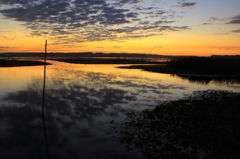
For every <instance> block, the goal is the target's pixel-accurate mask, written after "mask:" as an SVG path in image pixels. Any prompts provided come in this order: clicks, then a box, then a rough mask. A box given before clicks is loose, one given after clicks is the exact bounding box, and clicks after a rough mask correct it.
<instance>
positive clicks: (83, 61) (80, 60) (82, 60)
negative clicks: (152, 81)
mask: <svg viewBox="0 0 240 159" xmlns="http://www.w3.org/2000/svg"><path fill="white" fill-rule="evenodd" d="M51 60H55V61H61V62H67V63H75V64H160V63H161V62H152V61H146V60H137V59H136V60H134V59H132V60H130V59H106V58H103V59H100V58H96V59H94V58H77V59H51Z"/></svg>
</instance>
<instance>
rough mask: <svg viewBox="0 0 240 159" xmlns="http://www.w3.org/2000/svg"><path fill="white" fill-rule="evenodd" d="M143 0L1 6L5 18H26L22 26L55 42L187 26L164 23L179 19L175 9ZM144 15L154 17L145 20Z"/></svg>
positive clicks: (56, 0)
mask: <svg viewBox="0 0 240 159" xmlns="http://www.w3.org/2000/svg"><path fill="white" fill-rule="evenodd" d="M140 2H142V1H141V0H120V1H116V0H113V1H108V0H66V1H64V0H41V1H39V0H21V1H20V0H14V1H11V2H10V1H7V0H3V1H1V2H0V5H5V6H6V7H2V8H1V9H0V14H2V15H3V16H4V18H5V19H11V20H15V21H20V22H24V24H23V25H22V26H25V27H26V28H27V29H29V30H30V31H31V35H32V36H43V37H47V38H48V39H50V40H52V41H54V44H55V45H57V44H63V45H66V44H68V43H69V42H71V43H75V44H76V45H78V44H79V43H82V42H93V41H105V40H111V41H124V40H126V39H129V38H143V37H149V36H154V35H161V34H162V33H161V32H162V31H176V30H179V31H180V30H186V29H185V28H184V27H183V26H168V27H167V28H166V26H162V25H164V24H167V23H168V24H170V23H174V22H176V19H178V18H179V16H178V15H176V13H175V12H173V11H165V10H162V9H161V10H159V8H158V7H148V6H146V7H145V6H144V7H143V6H137V5H138V4H139V3H140ZM183 5H184V6H186V5H187V4H183ZM163 15H164V16H163ZM143 17H144V18H148V19H151V20H148V21H144V20H143ZM159 19H163V20H159ZM169 19H171V20H169ZM139 24H141V25H140V26H139ZM153 32H155V33H153ZM119 33H121V35H120V34H119ZM129 33H131V34H129Z"/></svg>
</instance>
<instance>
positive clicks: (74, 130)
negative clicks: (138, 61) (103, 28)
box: [0, 61, 240, 159]
mask: <svg viewBox="0 0 240 159" xmlns="http://www.w3.org/2000/svg"><path fill="white" fill-rule="evenodd" d="M49 62H50V63H52V64H53V65H50V66H47V76H46V94H45V118H46V127H47V137H48V143H49V152H50V158H59V159H60V158H62V159H65V158H68V159H75V158H87V159H100V158H101V159H102V158H104V159H112V158H114V159H115V158H116V159H117V158H119V159H122V158H124V159H127V158H138V157H139V156H138V153H136V152H127V151H126V150H125V148H124V147H123V146H122V145H121V144H120V143H119V142H118V140H117V139H116V137H115V135H116V134H114V133H113V132H112V131H111V130H109V129H108V127H109V126H110V122H112V121H114V122H119V121H121V120H123V119H124V118H125V113H127V112H131V111H140V110H143V109H146V108H149V109H152V108H154V107H155V106H156V105H157V104H159V103H162V102H163V101H166V100H176V99H179V98H182V97H183V96H184V95H185V94H191V93H192V92H193V91H199V90H207V89H217V90H229V91H233V92H239V91H240V84H239V83H238V82H230V83H229V82H224V81H223V82H216V81H208V82H207V83H206V82H202V83H201V82H193V81H189V80H187V79H184V78H180V77H177V76H171V75H167V74H158V73H150V72H144V71H141V70H128V69H118V68H115V67H117V66H118V65H84V64H67V63H63V62H56V61H49ZM0 76H1V78H0V158H1V159H7V158H15V159H16V158H24V159H28V158H41V159H42V158H46V157H47V156H46V147H45V139H44V131H43V123H42V116H41V110H42V107H41V104H42V88H43V86H42V84H43V66H33V67H12V68H0Z"/></svg>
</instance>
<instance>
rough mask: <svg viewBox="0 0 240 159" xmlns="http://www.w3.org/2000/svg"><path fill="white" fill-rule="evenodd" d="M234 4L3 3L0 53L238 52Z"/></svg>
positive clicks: (127, 0)
mask: <svg viewBox="0 0 240 159" xmlns="http://www.w3.org/2000/svg"><path fill="white" fill-rule="evenodd" d="M238 6H240V2H236V1H234V0H230V1H227V2H225V1H220V2H219V1H217V0H212V1H211V2H208V3H206V2H203V1H200V0H192V1H185V0H171V1H164V0H151V1H146V0H90V1H85V0H67V1H63V0H41V1H40V0H23V1H11V2H10V1H6V0H4V1H1V2H0V21H1V23H0V30H1V31H0V41H1V44H0V53H3V52H43V50H44V44H45V40H48V52H64V53H68V52H103V53H140V54H142V53H144V54H158V55H167V56H168V55H172V56H211V55H238V54H240V36H239V35H240V27H239V26H240V10H239V9H238Z"/></svg>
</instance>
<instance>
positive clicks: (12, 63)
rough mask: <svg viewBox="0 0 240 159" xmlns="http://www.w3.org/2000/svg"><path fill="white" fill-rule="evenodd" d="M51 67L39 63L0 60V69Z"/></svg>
mask: <svg viewBox="0 0 240 159" xmlns="http://www.w3.org/2000/svg"><path fill="white" fill-rule="evenodd" d="M40 65H51V64H50V63H47V62H46V63H45V62H41V61H25V60H24V61H19V60H0V67H21V66H40Z"/></svg>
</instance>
